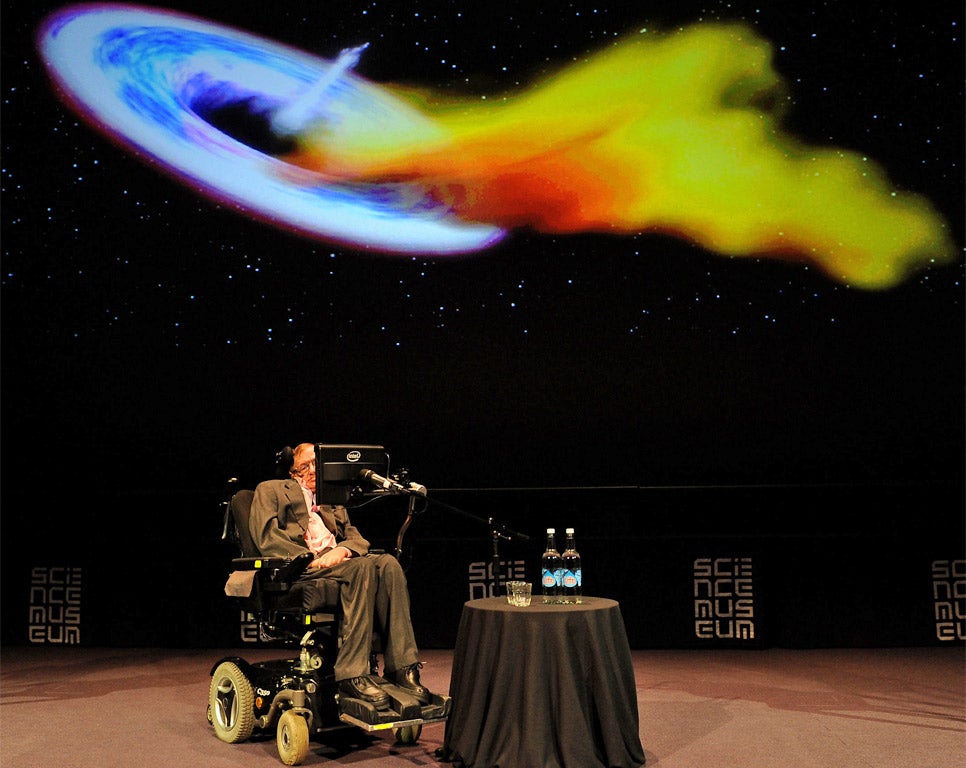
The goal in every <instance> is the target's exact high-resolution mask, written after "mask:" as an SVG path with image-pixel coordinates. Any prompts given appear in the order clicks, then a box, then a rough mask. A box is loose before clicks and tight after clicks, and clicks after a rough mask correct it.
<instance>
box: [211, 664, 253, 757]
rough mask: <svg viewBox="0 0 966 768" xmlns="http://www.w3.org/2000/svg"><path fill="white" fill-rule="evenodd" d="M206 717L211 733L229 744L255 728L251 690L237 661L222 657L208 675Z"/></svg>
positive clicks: (246, 736)
mask: <svg viewBox="0 0 966 768" xmlns="http://www.w3.org/2000/svg"><path fill="white" fill-rule="evenodd" d="M208 719H209V720H210V721H211V724H212V725H213V726H214V728H215V735H217V736H218V738H219V739H221V740H222V741H227V742H228V743H229V744H236V743H238V742H239V741H244V740H245V739H247V738H248V737H249V736H251V735H252V731H253V730H255V693H254V691H253V690H252V684H251V683H250V682H249V681H248V678H247V677H245V673H244V672H242V671H241V670H240V669H239V668H238V665H237V664H234V663H233V662H230V661H223V662H222V663H221V664H219V665H218V666H217V667H216V669H215V673H214V674H213V675H212V676H211V686H210V688H209V689H208Z"/></svg>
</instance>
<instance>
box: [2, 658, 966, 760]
mask: <svg viewBox="0 0 966 768" xmlns="http://www.w3.org/2000/svg"><path fill="white" fill-rule="evenodd" d="M226 654H238V655H242V656H244V657H245V658H247V659H248V660H250V661H257V660H259V659H265V658H276V657H280V656H283V655H285V654H284V653H281V652H279V651H271V650H265V649H256V650H245V651H238V650H237V649H236V650H230V651H224V650H220V649H214V650H194V649H192V650H184V649H131V648H122V649H118V648H80V647H72V648H55V647H12V648H11V647H7V648H3V649H2V650H0V765H2V766H3V768H113V767H115V766H117V767H124V768H162V766H163V767H164V768H176V767H178V766H190V768H254V767H255V766H267V767H269V768H274V766H280V765H282V763H281V762H280V760H279V759H278V754H277V752H276V747H275V740H274V738H268V739H262V740H255V741H248V742H245V743H243V744H235V745H231V744H225V743H222V742H221V741H219V740H218V739H217V738H216V737H215V735H214V733H213V731H212V729H211V726H209V725H208V722H207V720H206V719H205V708H206V704H207V696H208V682H209V677H208V675H209V670H210V667H211V665H212V664H213V662H214V661H216V660H217V659H218V658H220V657H221V656H222V655H226ZM632 655H633V660H634V667H635V677H636V682H637V691H638V707H639V711H640V722H641V732H640V735H641V741H642V743H643V745H644V749H645V753H646V757H647V765H648V766H649V768H655V767H656V766H660V767H661V768H764V767H765V766H767V767H768V768H775V767H781V768H812V767H814V768H866V767H868V768H871V767H872V766H875V768H883V767H886V766H888V767H889V768H900V767H902V768H907V767H908V768H961V767H962V766H963V765H966V667H964V661H966V657H964V651H963V648H962V646H959V647H949V648H899V649H836V650H778V649H770V650H761V651H684V650H668V651H633V652H632ZM422 656H423V660H424V661H425V662H426V666H425V667H424V669H423V681H424V682H425V683H426V684H428V685H429V686H430V688H433V689H435V690H439V691H442V692H446V691H447V690H448V686H449V677H450V668H451V663H452V657H453V655H452V651H447V650H429V651H424V652H423V654H422ZM443 730H444V726H443V725H442V724H434V725H428V726H426V727H425V728H424V729H423V733H422V736H421V738H420V740H419V742H418V743H416V744H414V745H411V746H399V745H396V744H395V741H394V739H393V737H392V735H391V734H383V733H380V734H378V735H376V736H374V737H373V736H369V735H368V734H364V733H362V732H361V731H352V733H351V735H352V741H350V742H346V741H344V740H342V741H334V742H333V743H322V742H317V741H313V742H312V744H311V749H310V752H309V756H308V758H307V759H306V760H305V762H304V763H303V765H307V766H312V765H315V766H319V765H332V766H336V765H346V766H365V768H391V767H393V766H394V767H395V768H404V766H441V765H445V764H440V763H438V762H437V761H436V759H435V757H434V751H435V749H436V748H437V747H439V746H440V745H441V744H442V740H443ZM353 742H354V743H353ZM500 768H540V767H531V766H501V767H500ZM567 768H582V766H568V767H567Z"/></svg>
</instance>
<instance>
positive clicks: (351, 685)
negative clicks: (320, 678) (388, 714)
mask: <svg viewBox="0 0 966 768" xmlns="http://www.w3.org/2000/svg"><path fill="white" fill-rule="evenodd" d="M338 685H339V695H340V696H345V697H346V698H349V699H361V700H362V701H365V702H368V703H369V704H372V706H374V707H375V708H376V709H389V694H387V693H386V692H385V691H384V690H382V688H380V687H379V686H378V685H376V684H375V683H374V682H372V680H370V679H369V677H368V676H366V675H360V676H359V677H350V678H348V679H347V680H340V681H339V684H338Z"/></svg>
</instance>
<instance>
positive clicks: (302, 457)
mask: <svg viewBox="0 0 966 768" xmlns="http://www.w3.org/2000/svg"><path fill="white" fill-rule="evenodd" d="M294 458H295V461H294V462H293V463H292V477H294V478H295V479H296V480H298V481H299V482H300V483H301V484H302V485H303V486H305V487H306V488H308V489H309V490H310V491H312V492H313V493H314V492H315V449H314V448H313V447H312V446H306V447H305V448H300V449H299V450H298V452H297V453H296V454H295V457H294Z"/></svg>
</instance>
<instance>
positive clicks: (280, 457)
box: [275, 445, 295, 480]
mask: <svg viewBox="0 0 966 768" xmlns="http://www.w3.org/2000/svg"><path fill="white" fill-rule="evenodd" d="M294 463H295V451H294V450H293V449H292V446H290V445H286V446H285V447H284V448H283V449H282V450H280V451H279V452H278V453H276V454H275V479H276V480H284V479H286V478H287V477H288V476H289V472H290V470H291V469H292V465H293V464H294Z"/></svg>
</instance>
